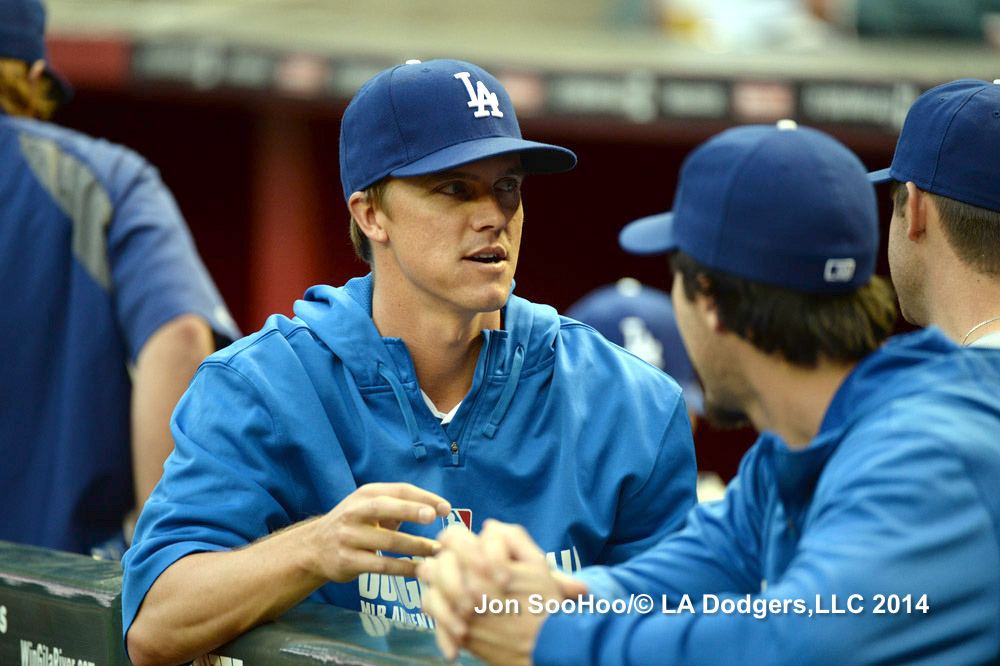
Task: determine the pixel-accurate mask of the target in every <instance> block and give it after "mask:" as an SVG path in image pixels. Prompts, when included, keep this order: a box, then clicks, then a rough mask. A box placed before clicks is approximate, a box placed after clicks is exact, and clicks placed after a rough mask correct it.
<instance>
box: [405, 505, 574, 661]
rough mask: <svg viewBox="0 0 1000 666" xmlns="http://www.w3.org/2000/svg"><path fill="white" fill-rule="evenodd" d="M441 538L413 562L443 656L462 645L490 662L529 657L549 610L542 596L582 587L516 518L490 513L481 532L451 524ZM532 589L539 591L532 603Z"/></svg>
mask: <svg viewBox="0 0 1000 666" xmlns="http://www.w3.org/2000/svg"><path fill="white" fill-rule="evenodd" d="M438 540H439V542H440V543H441V546H442V548H441V551H440V552H439V553H438V554H437V556H436V557H434V558H432V559H428V560H425V561H424V562H421V563H420V564H419V565H418V567H417V576H418V577H419V578H420V579H421V580H423V581H424V582H426V583H428V584H429V586H430V589H429V591H428V593H427V594H426V595H425V596H424V602H423V610H424V612H425V613H427V614H428V615H430V616H431V617H433V618H434V621H435V623H436V625H437V626H436V629H435V639H436V640H437V644H438V648H439V649H440V650H441V653H442V654H443V655H444V656H445V658H446V659H449V660H452V659H455V657H456V656H457V655H458V649H459V648H460V647H464V648H466V649H468V650H470V651H471V652H473V653H474V654H476V655H477V656H479V657H480V658H481V659H483V660H485V661H487V662H489V663H491V664H497V665H499V664H503V665H504V666H508V665H510V666H514V665H518V664H530V663H531V655H532V652H533V651H534V646H535V641H536V639H537V637H538V634H539V632H540V631H541V629H542V624H543V623H544V622H545V619H546V617H548V613H547V612H545V611H544V610H543V609H542V608H543V606H544V603H545V601H548V600H550V599H555V600H558V601H562V600H563V599H566V598H571V597H573V598H575V597H576V596H577V595H581V594H585V593H586V592H587V587H586V585H584V584H583V583H581V582H580V581H577V580H575V579H573V578H571V577H569V576H567V575H565V574H562V573H561V572H558V571H554V570H553V569H552V568H550V567H549V564H548V562H547V561H546V560H545V554H544V553H543V552H542V550H541V549H540V548H539V547H538V546H537V545H536V544H535V542H534V541H532V539H531V537H530V536H528V533H527V532H526V531H525V530H524V528H522V527H520V526H519V525H510V524H507V523H501V522H498V521H493V520H487V521H486V522H485V523H484V524H483V530H482V532H480V534H479V535H478V536H477V535H474V534H472V533H471V532H469V531H468V530H466V529H464V528H462V527H451V528H448V529H447V530H445V531H444V532H442V533H441V535H440V536H439V537H438ZM532 595H539V596H535V597H533V600H534V602H535V603H531V602H530V601H529V597H532ZM539 600H540V601H541V603H539ZM491 601H493V602H494V603H493V604H492V605H491V604H490V602H491ZM497 602H499V603H497ZM491 608H492V609H498V610H497V611H496V612H493V611H492V610H491Z"/></svg>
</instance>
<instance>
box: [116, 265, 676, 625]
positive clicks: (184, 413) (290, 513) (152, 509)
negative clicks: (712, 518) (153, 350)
mask: <svg viewBox="0 0 1000 666" xmlns="http://www.w3.org/2000/svg"><path fill="white" fill-rule="evenodd" d="M371 288H372V285H371V277H370V276H369V277H366V278H358V279H355V280H351V281H350V282H348V283H347V285H346V286H344V287H343V288H339V289H335V288H332V287H327V286H318V287H313V288H311V289H310V290H309V291H308V292H307V293H306V296H305V300H302V301H299V302H297V303H296V305H295V313H296V314H297V317H296V318H295V319H293V320H288V319H286V318H284V317H281V316H273V317H271V318H270V319H268V321H267V323H266V325H265V326H264V328H263V329H262V330H261V331H259V332H257V333H256V334H254V335H252V336H250V337H248V338H245V339H243V340H241V341H239V342H237V343H236V344H234V345H232V346H230V347H229V348H228V349H225V350H223V351H221V352H218V353H216V354H214V355H213V356H211V357H209V359H208V360H206V361H205V362H204V363H203V364H202V366H201V368H200V369H199V371H198V373H197V374H196V375H195V378H194V380H193V381H192V384H191V386H190V388H189V389H188V392H187V393H186V394H185V396H184V397H183V398H182V399H181V402H180V404H179V405H178V407H177V410H176V412H175V413H174V419H173V432H174V439H175V441H176V450H175V451H174V453H173V454H172V455H171V457H170V458H169V459H168V461H167V464H166V466H165V472H164V476H163V479H162V481H161V482H160V484H159V486H157V489H156V491H155V492H154V493H153V496H152V498H151V499H150V500H149V502H148V503H147V504H146V506H145V509H144V510H143V513H142V516H141V518H140V520H139V525H138V527H137V531H136V535H135V539H134V541H133V545H132V548H131V549H130V550H129V551H128V553H127V554H126V557H125V559H124V562H123V564H124V567H125V574H124V576H125V577H124V590H123V606H124V609H123V610H124V628H125V631H126V632H127V631H128V628H129V626H130V625H131V623H132V620H133V618H134V616H135V613H136V610H137V609H138V606H139V603H140V602H141V601H142V598H143V596H144V595H145V594H146V592H147V590H148V589H149V587H150V585H152V583H153V581H154V580H155V579H156V577H157V576H158V575H159V574H160V573H161V572H162V571H163V570H164V569H165V568H167V567H168V566H170V565H171V564H172V563H173V562H175V561H176V560H178V559H179V558H181V557H183V556H185V555H188V554H190V553H194V552H197V551H211V550H222V549H227V548H234V547H237V546H241V545H244V544H246V543H248V542H251V541H253V540H255V539H258V538H260V537H262V536H264V535H266V534H268V533H270V532H273V531H275V530H277V529H279V528H281V527H284V526H286V525H289V524H292V523H295V522H298V521H301V520H303V519H305V518H309V517H311V516H315V515H318V514H322V513H325V512H327V511H329V510H330V509H332V508H333V507H334V506H335V505H336V504H337V503H338V502H340V500H342V499H343V498H344V497H345V496H346V495H348V494H349V493H351V492H352V491H354V490H355V489H356V488H357V487H358V486H359V485H362V484H365V483H372V482H389V481H406V482H409V483H413V484H415V485H417V486H420V487H422V488H425V489H428V490H430V491H433V492H436V493H438V494H440V495H442V496H443V497H445V498H446V499H448V500H449V501H450V502H451V504H452V506H453V508H454V511H453V512H452V516H451V517H450V519H449V520H453V521H456V522H457V521H461V522H463V523H465V524H466V525H467V526H469V527H470V528H471V529H473V530H477V531H478V529H479V527H480V525H481V524H482V521H483V520H484V519H486V518H497V519H501V520H506V521H517V522H520V523H523V524H524V525H525V526H526V527H527V528H528V530H529V531H530V533H531V534H532V535H533V536H534V537H535V538H536V539H537V540H538V542H539V544H541V545H542V547H543V548H544V550H546V551H548V553H549V554H550V555H549V558H550V561H551V562H552V563H553V564H555V565H557V566H561V567H563V568H564V569H566V570H569V571H575V570H577V569H579V568H580V567H581V566H583V565H588V564H593V563H616V562H621V561H624V560H625V559H627V558H628V557H630V556H632V555H635V554H636V553H638V552H640V551H642V550H643V549H645V548H647V547H648V546H650V545H652V544H653V543H656V542H657V541H658V540H659V539H660V537H662V536H663V535H664V534H666V533H668V532H670V531H672V530H674V529H675V528H677V527H679V525H680V523H681V521H682V520H683V517H684V515H686V513H687V510H688V509H689V508H690V507H691V506H692V504H693V503H694V497H695V493H694V486H695V462H694V449H693V446H692V441H691V428H690V424H689V422H688V417H687V412H686V409H685V407H684V403H683V401H682V400H681V398H680V391H679V389H678V387H677V385H676V384H675V383H674V382H673V381H672V380H671V379H670V378H669V377H667V376H666V375H665V374H663V373H662V372H661V371H659V370H658V369H656V368H654V367H653V366H651V365H649V364H647V363H645V362H644V361H641V360H639V359H638V358H636V357H635V356H632V355H631V354H629V353H628V352H626V351H624V350H623V349H621V348H620V347H617V346H615V345H612V344H611V343H609V342H607V341H606V340H604V338H602V337H601V336H600V335H599V334H598V333H596V332H595V331H594V330H593V329H591V328H589V327H587V326H585V325H583V324H580V323H578V322H574V321H572V320H569V319H565V318H563V317H560V316H559V315H558V314H556V312H555V310H553V309H552V308H549V307H546V306H540V305H534V304H532V303H529V302H527V301H525V300H523V299H520V298H518V297H516V296H513V295H512V296H511V297H510V298H509V300H508V302H507V305H506V306H505V310H504V330H497V331H484V333H483V336H484V337H483V346H482V351H481V353H480V356H479V361H478V364H477V366H476V370H475V377H474V379H473V383H472V387H471V389H470V391H469V393H468V395H467V396H466V398H465V399H464V400H463V402H462V405H461V407H460V408H459V410H458V412H457V414H456V415H455V417H454V420H453V421H452V422H451V423H450V424H448V425H447V426H444V427H442V425H441V423H440V422H439V421H438V420H437V419H436V418H435V417H434V416H433V415H432V414H431V412H430V410H429V409H428V407H427V405H426V404H425V403H424V400H423V398H422V396H421V394H420V390H419V387H418V385H417V381H416V376H415V372H414V368H413V362H412V360H411V358H410V355H409V352H408V351H407V348H406V346H405V345H404V343H403V342H402V340H400V339H394V338H382V337H380V336H379V334H378V330H377V329H376V328H375V325H374V323H373V322H372V319H371ZM453 443H455V446H454V447H453V446H452V444H453ZM444 522H447V521H442V522H439V523H436V524H432V525H430V526H421V525H411V524H405V525H404V527H403V529H406V530H407V531H410V532H412V533H416V534H422V535H425V536H429V537H433V536H435V535H436V534H437V532H439V531H440V530H441V528H442V527H443V526H444ZM313 597H314V598H315V599H318V600H321V601H326V602H329V603H334V604H337V605H339V606H344V607H346V608H353V609H357V610H365V611H367V612H369V613H373V614H377V615H385V616H386V617H389V618H393V617H395V618H396V619H400V620H403V621H407V622H411V623H414V624H426V618H425V617H424V616H423V615H422V614H420V613H419V606H420V587H419V584H418V583H417V582H416V581H415V580H408V579H403V578H401V577H394V576H379V575H371V576H369V575H362V576H361V577H360V578H359V579H358V580H357V581H352V582H350V583H346V584H335V583H330V584H327V585H325V586H323V587H322V588H320V589H319V590H318V591H317V592H316V593H315V594H314V595H313Z"/></svg>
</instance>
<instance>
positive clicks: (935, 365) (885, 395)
mask: <svg viewBox="0 0 1000 666" xmlns="http://www.w3.org/2000/svg"><path fill="white" fill-rule="evenodd" d="M998 384H1000V353H995V352H991V351H989V350H980V349H964V348H962V347H959V346H958V345H957V344H955V342H953V341H952V340H951V339H949V338H948V337H947V336H945V335H944V334H943V333H942V332H941V331H940V330H939V329H937V328H934V327H930V328H927V329H924V330H921V331H917V332H915V333H908V334H904V335H898V336H895V337H893V338H890V339H889V340H888V341H887V342H886V343H885V344H884V345H883V346H882V347H881V348H880V349H878V350H877V351H875V352H873V353H871V354H869V355H868V356H866V357H865V358H864V359H862V360H861V362H860V363H858V365H857V366H856V367H855V368H854V370H853V371H851V373H850V374H849V375H848V376H847V378H846V379H845V380H844V383H843V384H841V386H840V388H839V389H838V390H837V392H836V394H835V395H834V397H833V400H832V401H831V402H830V406H829V407H828V408H827V410H826V414H825V415H824V417H823V422H822V424H821V425H820V429H819V432H818V433H817V435H816V437H815V438H813V440H812V442H810V444H809V447H808V448H805V449H798V450H792V449H789V448H788V447H787V446H786V445H785V444H784V442H782V441H781V439H780V438H779V437H777V435H775V434H774V433H763V434H762V435H761V438H760V444H761V445H762V446H763V447H764V451H765V452H768V453H769V454H770V455H771V456H772V459H773V464H774V472H775V476H776V480H777V483H778V487H779V492H780V495H781V498H782V502H783V503H784V504H785V506H786V507H793V506H796V505H801V504H802V503H803V502H804V501H805V500H806V499H807V498H808V497H809V496H811V494H812V491H813V488H814V487H815V484H816V482H817V480H818V478H819V476H820V474H821V472H822V471H823V468H824V466H825V465H826V462H827V460H828V459H829V458H830V456H831V455H833V453H834V452H835V451H836V450H837V447H838V445H839V444H840V442H841V441H842V440H843V439H844V438H845V437H846V436H847V433H848V432H849V431H850V430H851V428H852V427H853V426H854V425H855V424H856V423H858V422H859V421H861V420H863V419H865V418H866V417H868V416H869V415H870V414H872V412H874V411H876V410H880V411H884V410H885V409H886V407H887V405H888V404H889V403H891V402H893V401H895V400H898V399H900V398H904V397H906V396H911V395H917V394H925V393H928V392H931V391H933V392H934V393H935V394H937V395H941V396H947V395H951V396H953V397H954V398H955V399H957V400H960V401H962V402H966V403H969V404H975V405H977V406H978V407H979V408H980V409H984V410H988V411H994V412H1000V403H998V402H997V397H996V395H993V394H992V393H990V392H989V391H988V390H986V389H985V388H984V387H986V386H996V385H998Z"/></svg>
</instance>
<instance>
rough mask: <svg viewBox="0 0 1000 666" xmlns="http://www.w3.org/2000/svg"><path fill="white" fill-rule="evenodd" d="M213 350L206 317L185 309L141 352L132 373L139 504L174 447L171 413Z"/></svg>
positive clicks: (134, 467) (139, 505)
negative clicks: (196, 371) (186, 311)
mask: <svg viewBox="0 0 1000 666" xmlns="http://www.w3.org/2000/svg"><path fill="white" fill-rule="evenodd" d="M212 351H214V349H213V342H212V330H211V328H210V327H209V325H208V323H207V322H205V320H204V319H202V318H201V317H199V316H197V315H192V314H185V315H180V316H179V317H175V318H174V319H172V320H170V321H169V322H167V323H166V324H164V325H163V326H161V327H160V328H158V329H157V330H156V331H155V332H154V333H153V334H152V335H151V336H150V337H149V340H147V341H146V344H144V345H143V347H142V350H141V351H140V352H139V356H138V357H137V359H136V365H135V372H134V373H133V377H132V476H133V484H134V486H135V501H136V508H137V509H139V510H141V509H142V505H143V504H144V503H145V502H146V500H147V499H149V496H150V494H151V493H152V492H153V488H155V487H156V484H157V482H158V481H159V480H160V475H161V474H162V473H163V461H164V460H166V458H167V456H168V455H170V452H171V451H173V448H174V440H173V438H172V437H171V435H170V415H171V414H172V413H173V411H174V407H176V406H177V401H178V400H180V397H181V395H182V394H183V393H184V391H185V390H186V389H187V387H188V383H190V381H191V377H192V376H193V375H194V373H195V370H197V369H198V365H199V364H200V363H201V361H202V360H203V359H204V358H205V357H206V356H208V355H209V354H211V353H212Z"/></svg>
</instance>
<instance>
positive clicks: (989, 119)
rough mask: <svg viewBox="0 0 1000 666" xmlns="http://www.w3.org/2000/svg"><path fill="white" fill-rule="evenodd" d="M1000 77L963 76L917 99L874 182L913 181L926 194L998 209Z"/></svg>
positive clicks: (874, 174) (874, 173)
mask: <svg viewBox="0 0 1000 666" xmlns="http://www.w3.org/2000/svg"><path fill="white" fill-rule="evenodd" d="M998 156H1000V79H998V80H996V81H994V82H993V83H987V82H986V81H980V80H979V79H961V80H958V81H952V82H950V83H946V84H944V85H941V86H938V87H936V88H931V89H930V90H928V91H927V92H925V93H924V94H923V95H921V96H920V97H919V98H917V101H916V102H914V103H913V106H912V107H910V111H909V112H908V113H907V114H906V120H905V121H904V122H903V130H902V131H901V132H900V133H899V140H898V142H897V143H896V153H895V155H894V156H893V158H892V166H890V167H889V168H888V169H882V170H880V171H875V172H873V173H872V174H870V176H871V180H872V182H873V183H885V182H888V181H890V180H896V181H899V182H901V183H906V182H912V183H913V184H914V185H916V186H917V187H919V188H920V189H921V190H924V191H925V192H933V193H934V194H940V195H941V196H945V197H948V198H949V199H955V200H957V201H964V202H965V203H968V204H972V205H973V206H979V207H980V208H988V209H990V210H996V211H1000V157H998Z"/></svg>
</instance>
